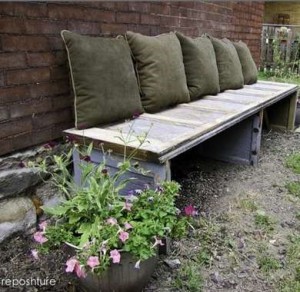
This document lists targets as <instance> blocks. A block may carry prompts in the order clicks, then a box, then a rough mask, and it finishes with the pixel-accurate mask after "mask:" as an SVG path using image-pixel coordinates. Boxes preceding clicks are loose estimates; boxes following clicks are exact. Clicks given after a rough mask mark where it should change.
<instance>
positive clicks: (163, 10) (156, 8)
mask: <svg viewBox="0 0 300 292" xmlns="http://www.w3.org/2000/svg"><path fill="white" fill-rule="evenodd" d="M150 12H151V13H154V14H158V15H170V13H171V7H170V5H169V4H168V3H167V2H151V4H150Z"/></svg>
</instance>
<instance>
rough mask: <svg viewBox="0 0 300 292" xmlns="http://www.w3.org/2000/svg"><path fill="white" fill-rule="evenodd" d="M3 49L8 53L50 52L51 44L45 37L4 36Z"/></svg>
mask: <svg viewBox="0 0 300 292" xmlns="http://www.w3.org/2000/svg"><path fill="white" fill-rule="evenodd" d="M2 49H3V51H7V52H16V51H32V52H36V51H48V50H49V49H50V46H49V42H48V40H47V38H46V37H43V36H3V37H2Z"/></svg>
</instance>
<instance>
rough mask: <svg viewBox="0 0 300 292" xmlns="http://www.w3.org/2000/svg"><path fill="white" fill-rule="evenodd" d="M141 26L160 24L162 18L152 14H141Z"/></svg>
mask: <svg viewBox="0 0 300 292" xmlns="http://www.w3.org/2000/svg"><path fill="white" fill-rule="evenodd" d="M141 24H151V25H157V24H160V17H159V16H157V15H152V14H150V15H148V14H141Z"/></svg>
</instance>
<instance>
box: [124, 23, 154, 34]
mask: <svg viewBox="0 0 300 292" xmlns="http://www.w3.org/2000/svg"><path fill="white" fill-rule="evenodd" d="M151 28H153V27H151V26H150V25H141V24H128V25H127V29H128V30H130V31H135V32H139V33H141V34H144V35H150V34H151Z"/></svg>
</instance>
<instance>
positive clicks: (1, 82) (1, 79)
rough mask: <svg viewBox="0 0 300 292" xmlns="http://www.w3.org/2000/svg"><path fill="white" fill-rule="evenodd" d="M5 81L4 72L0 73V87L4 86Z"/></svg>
mask: <svg viewBox="0 0 300 292" xmlns="http://www.w3.org/2000/svg"><path fill="white" fill-rule="evenodd" d="M4 84H5V80H4V72H3V71H0V87H1V86H4Z"/></svg>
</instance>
